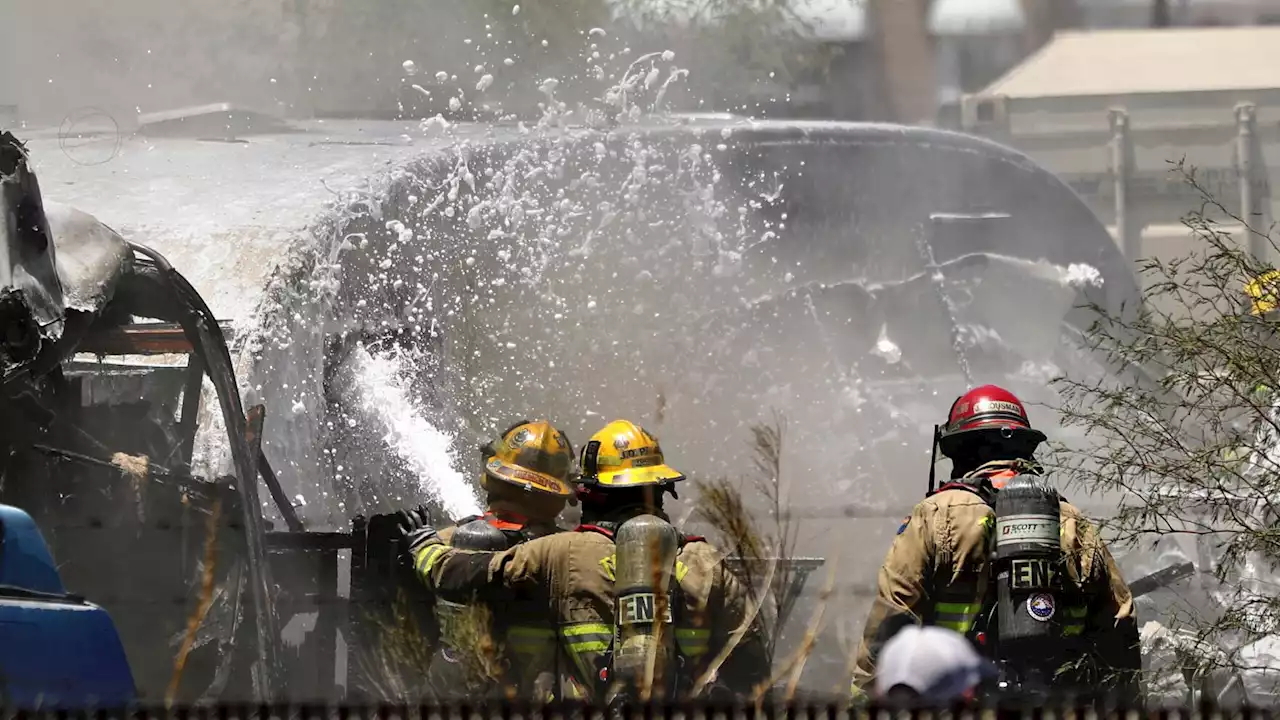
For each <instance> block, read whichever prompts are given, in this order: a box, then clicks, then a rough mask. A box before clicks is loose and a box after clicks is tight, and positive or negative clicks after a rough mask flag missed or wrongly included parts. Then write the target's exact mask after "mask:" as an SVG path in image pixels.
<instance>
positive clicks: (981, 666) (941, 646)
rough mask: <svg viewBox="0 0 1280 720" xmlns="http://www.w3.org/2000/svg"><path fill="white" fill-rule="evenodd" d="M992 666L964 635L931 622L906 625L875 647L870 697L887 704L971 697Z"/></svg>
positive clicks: (919, 703) (926, 703)
mask: <svg viewBox="0 0 1280 720" xmlns="http://www.w3.org/2000/svg"><path fill="white" fill-rule="evenodd" d="M993 677H995V666H994V665H993V664H992V663H991V661H990V660H988V659H986V658H984V657H982V656H981V655H979V654H978V651H977V650H976V649H975V648H974V647H973V644H972V643H970V642H969V640H968V639H967V638H965V636H963V635H961V634H960V633H958V632H955V631H954V630H948V629H946V628H943V627H938V626H936V625H927V626H924V627H920V626H918V625H907V626H906V627H904V628H902V629H901V630H899V631H898V632H897V633H896V634H895V635H894V636H893V637H892V638H890V639H889V641H888V642H886V643H885V644H884V648H883V649H882V650H881V653H880V661H879V662H878V663H877V664H876V675H875V690H876V699H877V700H878V701H879V702H882V703H885V704H889V705H913V706H933V707H939V706H945V707H950V706H951V705H953V704H955V703H958V702H967V701H971V700H973V699H974V697H975V694H976V692H977V689H978V686H979V685H981V684H982V682H983V681H984V680H988V679H991V678H993Z"/></svg>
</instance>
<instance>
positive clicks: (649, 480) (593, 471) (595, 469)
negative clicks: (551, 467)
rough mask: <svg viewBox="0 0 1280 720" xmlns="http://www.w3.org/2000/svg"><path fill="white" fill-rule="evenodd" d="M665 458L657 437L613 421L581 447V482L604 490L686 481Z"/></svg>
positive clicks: (627, 421) (626, 422)
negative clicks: (666, 462)
mask: <svg viewBox="0 0 1280 720" xmlns="http://www.w3.org/2000/svg"><path fill="white" fill-rule="evenodd" d="M684 479H685V476H684V475H683V474H682V473H680V472H679V471H678V470H676V469H674V468H671V467H668V466H667V465H666V464H665V462H664V461H663V459H662V447H661V446H660V445H658V438H656V437H654V436H652V435H650V434H649V431H648V430H645V429H644V428H642V427H640V426H639V425H636V424H635V423H633V422H631V421H629V420H614V421H613V422H611V423H609V424H608V425H605V426H604V429H603V430H601V431H600V432H598V433H596V434H595V435H592V436H591V440H589V441H588V442H587V444H586V445H584V446H583V447H582V482H583V483H584V484H587V485H597V486H599V487H602V488H625V487H639V486H642V485H666V484H668V483H675V482H679V481H681V480H684Z"/></svg>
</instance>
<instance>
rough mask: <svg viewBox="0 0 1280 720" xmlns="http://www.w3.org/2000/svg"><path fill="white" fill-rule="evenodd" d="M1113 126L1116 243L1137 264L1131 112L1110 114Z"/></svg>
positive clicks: (1138, 241) (1119, 110) (1114, 110)
mask: <svg viewBox="0 0 1280 720" xmlns="http://www.w3.org/2000/svg"><path fill="white" fill-rule="evenodd" d="M1107 122H1108V123H1109V124H1110V126H1111V179H1112V182H1113V183H1114V184H1115V211H1116V240H1117V241H1118V242H1119V244H1120V251H1121V252H1122V253H1124V256H1125V257H1126V258H1128V259H1129V262H1135V261H1136V260H1137V259H1138V258H1139V257H1140V256H1141V254H1142V245H1141V238H1140V237H1138V233H1136V232H1134V224H1133V222H1132V215H1131V214H1130V212H1129V211H1130V206H1129V185H1130V181H1131V180H1132V177H1133V139H1132V137H1130V135H1129V113H1128V112H1126V111H1125V110H1124V108H1111V109H1110V110H1108V111H1107Z"/></svg>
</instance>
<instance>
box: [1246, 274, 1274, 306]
mask: <svg viewBox="0 0 1280 720" xmlns="http://www.w3.org/2000/svg"><path fill="white" fill-rule="evenodd" d="M1244 294H1245V295H1248V296H1249V300H1250V305H1249V314H1250V315H1257V316H1259V317H1261V316H1263V315H1266V314H1267V313H1270V312H1272V311H1273V310H1275V309H1276V308H1277V307H1280V270H1271V271H1268V272H1265V273H1262V274H1261V275H1259V276H1258V277H1256V278H1254V279H1253V280H1250V281H1249V282H1248V283H1246V284H1245V286H1244Z"/></svg>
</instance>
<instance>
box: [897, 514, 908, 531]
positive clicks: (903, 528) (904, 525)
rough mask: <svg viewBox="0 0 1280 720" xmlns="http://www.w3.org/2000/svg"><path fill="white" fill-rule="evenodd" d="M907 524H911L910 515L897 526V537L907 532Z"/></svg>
mask: <svg viewBox="0 0 1280 720" xmlns="http://www.w3.org/2000/svg"><path fill="white" fill-rule="evenodd" d="M909 522H911V516H910V515H908V516H907V517H906V518H905V519H903V521H902V524H901V525H899V526H898V534H899V535H901V534H902V533H904V532H906V531H907V523H909Z"/></svg>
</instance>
